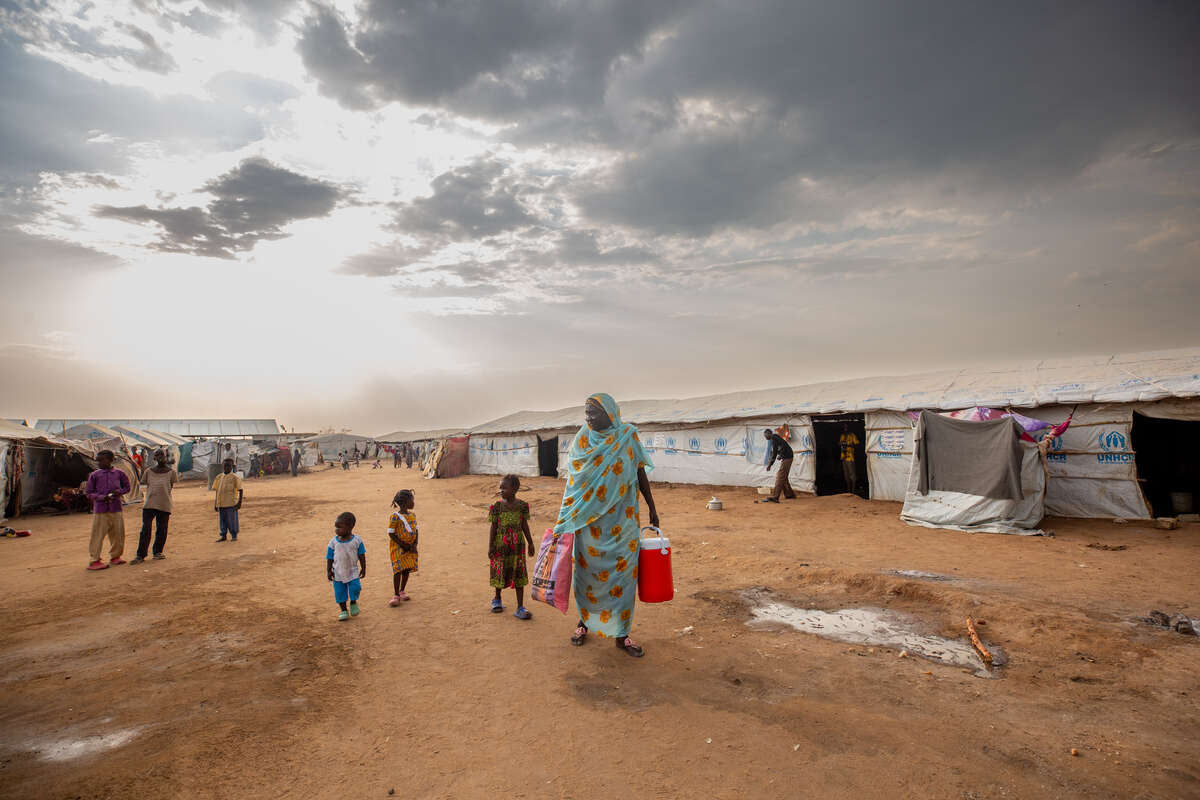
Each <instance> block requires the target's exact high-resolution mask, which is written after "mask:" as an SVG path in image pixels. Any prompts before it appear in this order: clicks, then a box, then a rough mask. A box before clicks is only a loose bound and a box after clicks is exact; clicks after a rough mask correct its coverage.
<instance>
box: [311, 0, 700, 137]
mask: <svg viewBox="0 0 1200 800" xmlns="http://www.w3.org/2000/svg"><path fill="white" fill-rule="evenodd" d="M678 5H681V3H678V2H651V3H648V2H643V1H642V0H601V1H600V2H592V3H586V4H580V3H553V4H551V3H545V2H541V0H466V1H465V2H453V3H446V2H435V1H434V0H412V1H411V2H393V0H369V1H368V2H367V3H365V4H364V5H363V7H362V8H361V9H360V16H361V25H360V27H359V28H358V30H356V31H354V32H348V31H347V30H346V28H345V24H344V22H343V21H342V19H341V18H340V17H339V16H338V15H337V13H336V12H335V11H333V10H332V9H330V8H328V7H322V6H318V7H317V8H316V9H315V10H314V12H313V14H312V15H311V16H310V17H309V19H308V20H306V22H305V25H304V28H303V31H302V33H301V37H300V54H301V56H302V57H303V59H304V63H305V65H306V66H307V67H308V69H309V71H310V72H312V73H313V74H314V75H315V76H316V77H317V78H318V80H319V81H320V82H321V89H322V91H323V92H325V93H326V94H329V95H331V96H333V97H335V98H337V99H338V100H339V101H340V102H342V103H343V104H344V105H346V106H348V107H350V108H364V107H370V106H373V105H376V104H379V103H382V102H387V101H390V100H400V101H403V102H407V103H413V104H434V103H440V102H446V103H448V104H449V105H451V106H454V107H456V108H459V109H469V110H472V111H474V112H477V113H481V114H485V115H488V116H506V115H508V114H509V113H512V112H516V113H517V114H518V115H519V114H521V113H522V112H523V111H524V110H526V109H530V108H544V107H556V106H569V107H576V106H579V105H594V104H596V103H599V102H601V101H602V99H603V95H604V91H605V83H606V77H607V74H608V70H609V69H610V67H611V66H612V65H613V63H614V62H615V61H616V60H618V59H620V58H624V57H627V56H631V55H634V54H636V52H637V50H638V48H639V47H640V46H641V45H642V43H643V41H644V39H645V37H646V35H647V33H648V32H650V31H651V30H653V29H654V28H655V27H656V26H657V25H658V24H660V23H661V21H662V20H663V19H664V18H666V17H668V16H669V15H670V13H671V9H672V8H673V7H675V6H678Z"/></svg>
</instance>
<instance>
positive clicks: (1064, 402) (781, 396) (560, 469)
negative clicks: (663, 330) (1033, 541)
mask: <svg viewBox="0 0 1200 800" xmlns="http://www.w3.org/2000/svg"><path fill="white" fill-rule="evenodd" d="M923 410H927V411H932V412H937V413H940V414H946V415H954V416H957V417H959V418H966V419H977V420H982V419H990V418H992V417H996V416H1000V415H1003V414H1006V413H1015V414H1017V416H1018V417H1019V418H1021V419H1023V420H1024V425H1026V426H1027V427H1028V428H1029V429H1030V434H1031V435H1030V436H1029V438H1030V439H1032V440H1034V441H1033V442H1032V443H1030V444H1040V447H1033V449H1032V450H1031V451H1030V454H1029V455H1028V457H1027V461H1028V464H1027V465H1026V466H1025V468H1024V470H1023V473H1024V474H1025V475H1026V480H1028V481H1030V482H1031V486H1030V487H1029V491H1028V492H1027V493H1026V494H1027V496H1028V497H1033V498H1036V499H1035V500H1034V501H1032V503H1030V502H1026V503H1025V507H1023V508H1020V509H1017V508H1016V507H1015V506H1014V505H1012V503H1011V501H1005V502H1007V503H1009V505H996V504H995V503H991V502H983V500H984V499H981V498H971V497H944V496H938V495H933V500H932V501H931V500H929V499H928V496H925V495H922V496H920V497H917V496H916V493H915V492H914V487H913V486H912V478H913V465H914V458H913V456H914V452H915V446H914V445H915V443H914V432H915V427H916V419H917V416H918V413H919V412H920V411H923ZM621 412H622V417H623V419H624V420H625V421H628V422H632V423H634V424H636V425H637V426H638V427H639V430H640V431H641V435H642V441H643V443H644V444H645V445H646V447H647V449H648V450H649V452H650V454H651V457H652V458H653V460H654V463H655V470H654V472H653V473H652V480H655V481H667V482H674V483H688V484H709V485H715V486H746V487H759V486H769V485H770V484H771V483H772V482H773V480H774V474H773V473H771V472H769V471H768V470H767V468H766V467H765V461H766V447H767V441H766V439H765V438H764V437H763V435H762V431H763V430H764V429H772V430H776V429H781V428H783V427H784V426H786V428H787V430H788V431H789V432H790V436H791V444H792V447H793V449H794V451H795V463H794V466H793V468H792V473H791V483H792V486H793V488H795V489H796V490H798V491H801V492H808V493H813V494H831V493H835V492H839V491H844V490H845V484H844V482H843V480H844V479H843V477H842V471H841V465H840V452H839V449H840V448H839V440H840V438H841V434H842V433H843V432H847V431H848V432H850V433H854V434H855V435H856V437H857V439H858V440H859V441H860V444H859V446H858V447H857V448H856V463H857V467H858V471H859V476H860V479H859V481H858V486H859V491H860V493H862V494H863V495H864V496H866V497H869V498H870V499H874V500H892V501H905V502H906V503H907V504H908V505H909V506H910V507H911V508H910V509H909V511H911V512H912V513H911V514H908V512H907V511H906V514H907V516H908V517H911V518H910V520H909V521H913V522H914V524H923V523H922V522H921V521H920V520H921V518H923V517H928V518H930V519H933V520H934V522H933V524H939V526H942V525H941V524H940V523H944V522H946V521H947V520H949V521H951V522H955V521H956V522H959V523H961V525H957V526H958V527H965V528H973V529H1011V528H1014V527H1015V528H1020V527H1032V526H1033V525H1036V523H1037V521H1038V520H1040V519H1041V518H1042V516H1043V515H1044V514H1052V515H1058V516H1068V517H1098V518H1126V519H1144V518H1149V517H1152V516H1164V515H1170V514H1175V513H1181V512H1188V511H1195V510H1197V507H1196V501H1195V498H1196V497H1200V349H1196V348H1193V349H1185V350H1174V351H1163V352H1153V353H1136V354H1128V355H1116V356H1109V357H1096V358H1073V359H1053V360H1041V361H1037V362H1034V363H1031V364H1028V365H1023V366H1019V367H1013V368H1008V369H994V370H982V369H976V370H971V369H962V370H948V371H942V372H931V373H924V374H919V375H908V376H901V377H879V378H861V379H854V380H843V381H831V382H824V383H810V384H804V385H800V386H793V387H788V388H782V389H766V390H760V391H749V392H736V393H729V394H718V395H710V396H705V397H696V398H690V399H686V400H633V401H625V402H622V403H621ZM582 419H583V408H582V405H580V406H572V407H569V408H563V409H558V410H554V411H522V412H518V413H515V414H511V415H508V416H505V417H501V418H499V419H496V420H492V421H491V422H487V423H484V424H482V425H478V426H476V427H474V428H471V429H469V430H468V431H467V432H465V434H464V435H465V437H466V438H467V442H468V444H467V447H468V452H469V471H470V472H471V473H476V474H505V473H510V472H511V473H515V474H517V475H522V476H537V475H557V476H559V477H562V476H564V475H565V468H566V459H565V458H564V454H565V453H566V451H567V448H568V447H569V444H570V440H571V434H573V433H574V432H575V431H577V430H578V429H579V426H580V424H581V422H582ZM1050 433H1053V435H1052V436H1049V438H1048V439H1047V440H1046V441H1044V442H1039V441H1038V440H1039V439H1044V438H1046V437H1047V435H1048V434H1050ZM931 503H932V505H931ZM918 509H923V510H918ZM939 515H940V516H939ZM993 520H1000V522H998V523H996V524H994V525H993V524H992V522H991V521H993ZM1014 520H1016V522H1013V521H1014ZM981 526H982V527H981ZM951 527H955V525H951Z"/></svg>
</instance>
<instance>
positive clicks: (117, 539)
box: [86, 450, 130, 570]
mask: <svg viewBox="0 0 1200 800" xmlns="http://www.w3.org/2000/svg"><path fill="white" fill-rule="evenodd" d="M96 463H98V464H99V465H100V469H98V470H96V471H95V472H93V473H92V474H91V475H88V479H87V492H86V493H87V497H88V499H89V500H91V501H92V541H91V544H90V550H89V552H90V555H91V557H92V561H91V563H90V564H88V569H90V570H98V569H108V568H109V566H114V567H115V566H118V565H120V564H124V563H125V559H123V558H121V554H122V553H123V552H125V514H124V513H123V512H122V510H121V497H122V496H123V495H127V494H129V489H130V486H129V476H127V475H126V474H125V473H124V472H122V471H121V470H119V469H114V468H113V452H112V451H111V450H101V451H100V452H99V453H97V454H96ZM105 537H108V540H109V551H108V556H109V561H108V563H107V564H105V563H104V560H103V559H102V558H100V551H101V549H102V548H103V547H104V538H105Z"/></svg>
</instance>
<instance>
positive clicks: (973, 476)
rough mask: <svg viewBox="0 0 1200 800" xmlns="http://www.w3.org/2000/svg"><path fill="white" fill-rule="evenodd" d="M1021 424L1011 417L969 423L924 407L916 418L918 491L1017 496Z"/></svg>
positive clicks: (996, 496)
mask: <svg viewBox="0 0 1200 800" xmlns="http://www.w3.org/2000/svg"><path fill="white" fill-rule="evenodd" d="M1022 433H1023V431H1022V430H1021V426H1020V425H1018V424H1017V422H1016V420H1014V419H1012V418H1011V417H1009V418H1003V419H994V420H987V421H979V422H974V421H969V420H961V419H954V418H952V417H944V416H942V415H940V414H935V413H931V412H929V411H922V412H921V416H920V417H919V418H918V419H917V431H916V448H917V462H918V464H919V465H920V473H919V475H918V478H919V480H918V484H917V491H918V492H920V493H921V494H923V495H927V494H929V492H930V491H931V490H936V491H946V492H961V493H963V494H973V495H976V496H979V497H991V498H994V499H998V500H1021V499H1023V498H1024V496H1025V495H1024V494H1023V493H1022V491H1021V458H1022V455H1023V454H1022V452H1021V434H1022Z"/></svg>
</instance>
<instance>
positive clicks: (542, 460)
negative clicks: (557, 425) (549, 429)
mask: <svg viewBox="0 0 1200 800" xmlns="http://www.w3.org/2000/svg"><path fill="white" fill-rule="evenodd" d="M538 475H541V476H542V477H543V478H557V477H558V437H557V436H551V437H549V438H547V439H543V438H542V437H540V436H539V437H538Z"/></svg>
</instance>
